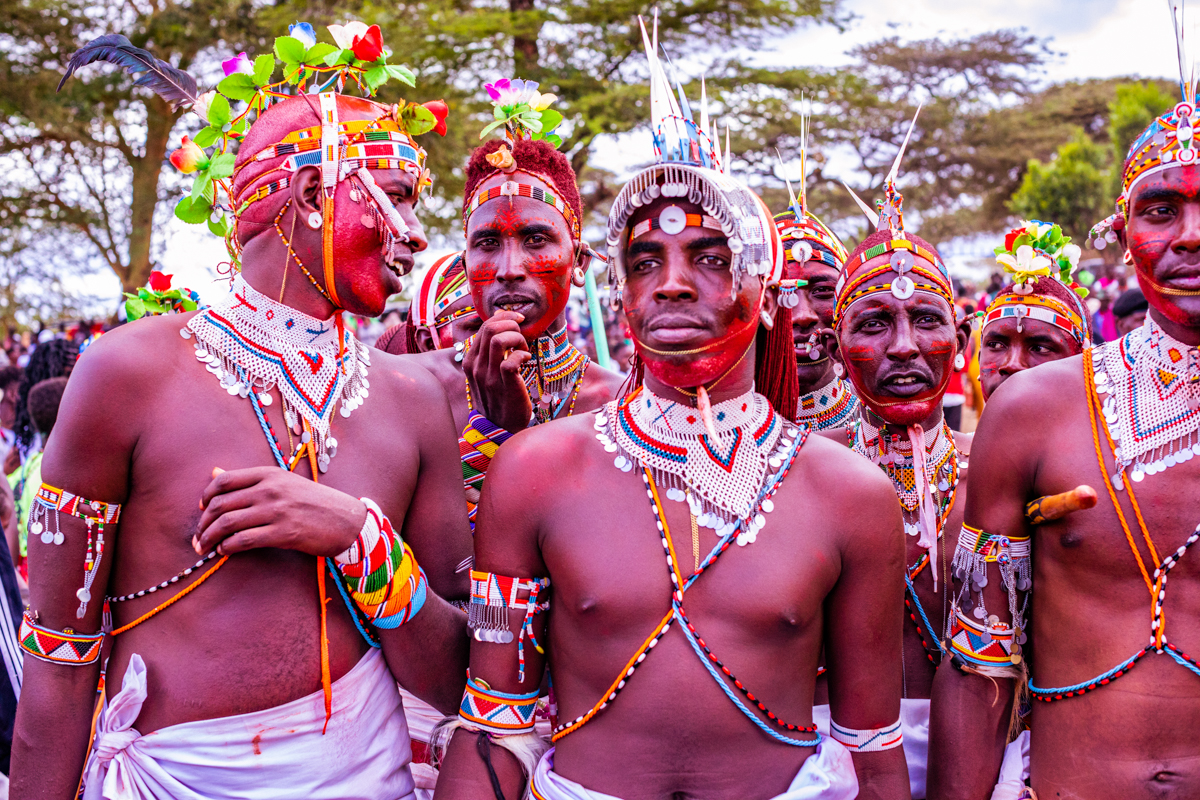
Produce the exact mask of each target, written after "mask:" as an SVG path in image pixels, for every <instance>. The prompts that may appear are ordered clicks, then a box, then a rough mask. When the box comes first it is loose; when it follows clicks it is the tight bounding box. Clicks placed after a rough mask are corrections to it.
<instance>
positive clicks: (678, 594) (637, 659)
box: [551, 426, 821, 747]
mask: <svg viewBox="0 0 1200 800" xmlns="http://www.w3.org/2000/svg"><path fill="white" fill-rule="evenodd" d="M810 430H811V429H810V428H808V427H807V426H804V427H802V428H801V430H800V434H799V435H798V436H797V437H796V439H795V441H794V442H793V443H792V447H791V450H790V451H789V452H788V455H787V457H786V458H785V459H784V462H783V465H782V466H781V467H780V468H779V471H778V472H777V473H776V474H775V476H774V477H773V478H772V479H771V480H770V481H769V482H768V484H767V485H766V486H764V487H763V489H762V491H761V492H760V493H759V496H758V499H757V501H756V502H755V504H754V507H753V513H751V514H750V515H748V516H749V517H753V516H754V514H755V513H758V511H759V510H760V509H761V508H762V505H763V503H764V502H768V501H770V500H771V498H772V496H774V494H775V493H776V492H777V491H778V490H779V486H780V485H781V484H782V483H783V479H784V478H785V477H787V474H788V472H789V471H790V470H791V467H792V464H793V463H794V462H795V460H796V456H797V455H798V454H799V452H800V449H801V448H802V447H803V446H804V443H805V442H806V441H807V440H808V434H809V431H810ZM642 482H643V484H644V485H645V487H646V496H647V498H648V499H649V500H650V505H651V509H652V510H653V512H654V515H655V518H656V521H657V523H658V529H659V535H660V539H661V542H662V546H663V551H664V553H665V554H666V557H667V570H668V573H669V575H670V577H671V610H670V611H668V612H667V613H666V615H665V616H664V617H663V618H662V619H661V620H659V623H658V625H657V626H656V627H655V629H654V631H653V632H652V633H651V634H650V635H649V636H648V637H647V638H646V640H645V641H644V642H643V643H642V645H641V647H639V648H638V650H637V652H636V653H634V654H633V656H632V657H631V658H630V659H629V660H628V661H627V662H626V663H625V666H624V668H623V669H622V670H621V674H620V675H619V676H618V677H617V679H616V680H614V681H613V683H612V684H611V685H610V686H609V688H608V691H606V692H605V693H604V696H603V697H602V698H601V699H600V701H599V702H597V703H596V704H595V705H593V706H592V707H591V708H590V709H589V710H588V711H587V712H585V713H584V714H581V715H580V716H578V717H576V718H575V719H574V720H572V721H571V722H568V723H564V724H562V725H559V726H558V727H557V728H555V729H554V733H553V735H552V736H551V740H552V741H555V742H557V741H558V740H559V739H561V738H563V737H564V736H566V735H568V734H570V733H574V732H575V731H577V730H579V729H580V728H582V727H583V726H584V725H585V724H587V723H588V722H589V721H591V720H592V719H593V718H595V716H596V714H598V713H599V712H601V711H603V710H604V709H605V708H607V707H608V705H609V704H610V703H611V702H612V701H613V700H615V699H616V697H617V695H618V694H619V693H620V692H621V690H622V689H624V688H625V684H626V683H627V682H628V681H629V679H630V678H631V677H632V676H633V673H634V672H635V671H636V670H637V668H638V667H639V666H640V665H641V664H642V662H643V661H645V660H646V656H647V655H648V654H649V652H650V650H652V649H654V647H655V646H656V645H657V644H658V643H659V641H660V640H661V639H662V638H663V636H665V635H666V633H667V631H668V630H670V628H671V625H672V624H673V623H674V622H675V621H676V620H678V621H679V622H680V624H681V626H682V630H683V633H684V637H685V638H686V639H687V641H688V644H689V645H691V647H692V649H693V651H695V653H696V655H697V656H698V657H699V658H700V660H701V663H703V664H704V667H705V669H706V670H707V671H708V673H709V674H710V675H711V676H712V677H713V679H714V680H715V681H716V682H717V685H718V686H720V687H721V690H722V691H723V692H724V693H725V696H726V697H728V698H729V699H730V700H731V701H732V702H733V704H734V705H736V706H737V707H738V709H739V710H740V711H741V712H742V713H743V714H744V715H745V716H746V717H747V718H748V719H750V720H751V722H753V723H754V724H755V725H756V726H757V727H758V728H759V729H760V730H762V731H763V732H764V733H766V734H767V735H768V736H770V737H771V738H773V739H775V740H776V741H779V742H782V743H783V744H789V745H792V746H796V747H814V746H816V745H817V744H820V742H821V737H820V735H819V734H817V735H816V736H815V737H814V738H812V739H796V738H792V737H790V736H786V735H784V734H783V733H781V732H780V731H779V730H777V729H776V728H779V729H782V730H784V731H787V732H797V733H808V734H816V730H817V729H816V726H815V725H809V726H804V727H801V726H798V725H792V724H790V723H787V722H784V721H783V720H781V719H779V717H777V716H776V715H775V714H774V713H773V712H772V711H770V709H768V708H767V706H766V705H765V704H764V703H763V702H762V701H761V700H759V699H758V698H757V697H756V696H755V695H754V693H753V692H751V691H750V690H749V689H747V688H746V687H745V685H744V684H743V683H742V682H741V681H740V680H738V678H737V677H735V676H734V674H733V673H732V672H731V671H730V669H729V668H728V667H726V666H725V664H723V663H722V662H721V660H720V659H718V658H717V657H716V655H714V654H713V652H712V650H711V649H709V647H708V645H707V644H706V643H705V642H704V640H703V639H702V638H701V637H700V635H699V633H698V632H697V631H696V628H695V626H694V625H692V622H691V620H690V619H689V618H688V616H687V612H686V611H685V610H684V607H683V597H684V594H685V593H686V592H687V590H688V589H689V588H691V587H692V585H693V584H694V583H695V582H696V581H697V580H698V579H699V578H700V576H701V575H702V574H704V572H705V571H706V570H707V569H708V568H709V567H711V566H712V565H713V564H715V563H716V561H717V559H718V558H720V556H721V554H722V553H724V552H725V551H726V550H728V549H729V546H730V545H731V544H733V542H734V541H735V540H736V539H737V535H738V533H739V532H740V531H741V529H742V527H743V526H744V525H745V524H746V520H745V519H742V520H739V521H738V523H737V524H736V525H735V526H734V528H733V530H732V531H730V532H729V533H727V534H725V535H724V536H722V537H721V538H720V539H719V540H718V541H717V544H716V546H715V547H713V549H712V551H710V552H709V554H708V555H707V556H706V557H705V558H704V559H703V560H702V561H701V562H700V566H699V567H698V568H697V569H696V571H695V572H694V573H693V574H692V575H691V576H690V577H688V578H686V579H685V578H683V576H682V575H681V574H680V572H679V559H678V558H677V557H676V555H675V545H674V543H673V542H672V540H671V532H670V529H669V528H668V526H667V522H666V515H665V514H664V513H663V510H662V501H661V499H660V498H659V496H658V488H657V487H656V486H655V485H654V479H653V477H652V476H651V474H650V472H649V470H647V469H645V468H643V469H642ZM722 675H724V676H727V677H728V678H729V679H730V681H732V683H733V686H734V688H736V689H737V690H738V692H740V693H741V694H742V695H743V696H745V698H746V699H747V700H749V701H750V702H751V703H753V704H754V706H755V707H756V708H757V709H758V710H759V711H760V712H762V713H763V714H764V715H766V717H767V719H768V720H770V721H771V722H772V723H774V726H775V727H772V726H771V725H768V724H767V723H766V722H764V721H763V720H762V719H761V718H760V717H759V715H757V714H755V713H754V712H752V711H751V710H750V709H749V708H747V707H746V705H745V704H744V703H742V701H741V699H740V698H739V697H738V696H737V694H735V693H734V691H733V689H731V688H730V687H729V685H728V683H727V682H726V680H725V679H724V678H723V677H722Z"/></svg>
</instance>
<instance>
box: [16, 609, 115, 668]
mask: <svg viewBox="0 0 1200 800" xmlns="http://www.w3.org/2000/svg"><path fill="white" fill-rule="evenodd" d="M17 640H18V642H19V643H20V645H21V649H22V650H24V651H25V652H26V653H29V655H31V656H33V657H34V658H37V659H40V660H42V661H49V662H50V663H51V664H66V665H68V666H72V667H86V666H87V665H88V664H95V663H96V662H97V661H99V660H100V643H101V642H103V641H104V633H103V631H101V632H100V633H75V632H74V631H72V630H71V629H70V628H68V629H67V630H65V631H55V630H51V629H49V628H43V627H42V626H41V625H38V624H37V621H36V620H35V619H34V618H33V617H32V616H31V615H30V612H29V609H25V613H24V614H23V615H22V616H21V630H20V633H19V634H18V636H17Z"/></svg>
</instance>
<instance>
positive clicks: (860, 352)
mask: <svg viewBox="0 0 1200 800" xmlns="http://www.w3.org/2000/svg"><path fill="white" fill-rule="evenodd" d="M893 277H894V276H893V275H891V274H889V273H885V274H883V275H880V276H878V277H876V278H874V279H872V280H871V281H869V282H868V283H867V284H865V286H872V285H876V284H885V283H889V282H890V281H891V279H892V278H893ZM838 339H839V342H840V343H841V346H842V347H843V348H844V352H845V360H846V373H847V376H848V377H849V379H850V380H851V381H852V382H853V383H854V389H855V391H856V392H857V393H858V396H859V397H860V398H861V399H862V401H863V402H864V403H866V405H867V406H868V407H869V408H870V409H871V410H872V411H873V412H875V413H876V414H877V415H879V417H881V418H882V419H884V420H885V421H887V422H889V423H892V424H894V425H905V426H908V425H914V424H917V423H920V422H924V421H925V420H926V419H928V418H929V417H930V416H931V415H932V414H933V413H934V412H935V411H936V410H937V409H938V407H939V406H940V405H941V402H942V395H944V394H945V392H946V386H947V385H948V384H949V382H950V375H951V363H952V362H953V360H954V354H955V352H956V350H957V339H956V338H955V325H954V313H953V311H952V310H951V309H950V308H949V306H948V304H947V303H946V301H945V299H944V298H942V297H939V296H938V295H935V294H932V293H930V292H924V291H917V292H914V293H913V294H912V296H910V297H909V298H907V299H905V300H901V299H899V298H897V297H895V296H894V295H892V294H891V293H889V292H882V293H879V294H875V295H871V296H869V297H868V298H865V299H863V300H861V301H859V302H857V303H854V304H853V305H851V306H849V307H848V308H847V309H846V311H845V313H844V314H843V316H842V319H841V325H840V326H839V328H838Z"/></svg>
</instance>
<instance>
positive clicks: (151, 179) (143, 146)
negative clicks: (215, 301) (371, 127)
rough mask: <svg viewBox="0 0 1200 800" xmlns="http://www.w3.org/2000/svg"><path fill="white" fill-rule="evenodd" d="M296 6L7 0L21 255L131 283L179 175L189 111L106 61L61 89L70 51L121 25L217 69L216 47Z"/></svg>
mask: <svg viewBox="0 0 1200 800" xmlns="http://www.w3.org/2000/svg"><path fill="white" fill-rule="evenodd" d="M290 15H291V9H290V7H289V6H288V5H286V4H280V5H275V6H263V5H261V4H258V3H253V2H250V0H193V2H191V3H188V4H176V3H159V2H154V1H153V0H132V1H131V2H115V0H104V1H103V2H95V1H94V0H90V1H88V2H83V1H82V0H0V79H2V81H3V86H4V89H3V90H2V91H0V175H3V177H2V178H0V182H2V183H0V185H2V186H3V187H4V191H3V193H2V195H0V205H2V207H0V222H2V223H3V226H4V229H5V230H6V231H7V233H8V235H9V236H11V237H13V238H14V239H24V240H28V241H25V247H24V249H23V250H22V253H23V254H24V255H25V257H26V258H28V257H30V256H31V254H34V253H37V254H39V257H41V258H44V259H49V260H50V262H51V263H53V264H56V266H57V267H58V268H59V269H60V270H67V271H75V272H87V271H93V270H96V269H108V270H110V271H111V272H112V273H113V274H114V275H116V277H117V278H118V279H119V280H120V282H121V286H122V288H123V289H124V290H126V291H130V290H132V289H134V288H136V287H137V286H140V285H142V284H144V283H145V282H146V280H147V278H148V277H149V274H150V271H151V269H152V265H153V261H154V256H155V252H156V249H157V248H159V247H161V241H159V240H158V239H157V236H156V234H157V233H158V232H159V230H160V228H161V225H162V223H163V221H164V220H165V219H166V214H164V213H163V211H164V209H162V208H160V204H161V202H162V201H163V200H164V199H165V195H166V194H167V193H168V192H170V191H172V190H175V189H177V188H178V187H179V186H181V183H180V182H178V181H177V180H175V179H173V178H167V179H166V180H164V169H163V167H164V164H165V163H166V156H167V153H168V150H169V148H170V146H171V139H172V131H173V130H174V128H175V126H176V123H178V122H179V119H180V117H181V115H182V111H173V110H172V109H171V108H170V107H169V106H168V105H167V104H166V103H165V102H163V101H162V100H161V99H160V98H159V97H157V96H156V95H155V94H154V93H153V92H150V91H148V90H144V89H139V88H135V87H133V85H132V81H131V80H130V78H129V77H128V76H127V75H125V74H124V73H122V72H120V71H116V70H113V69H111V68H93V69H88V70H84V71H83V72H81V73H80V74H78V75H77V76H76V77H75V78H73V79H72V80H70V81H68V82H67V83H66V85H64V86H63V87H62V90H61V91H56V88H57V85H58V82H59V79H60V78H61V76H62V72H63V69H64V68H65V66H66V62H67V60H68V59H69V57H70V55H71V53H73V52H74V51H75V50H76V49H77V48H78V47H79V46H80V45H81V44H83V43H84V42H86V41H88V40H89V39H91V38H94V37H95V36H98V35H100V34H102V33H107V32H111V31H119V32H121V33H124V34H126V35H127V36H128V37H129V38H130V39H131V40H132V41H133V43H134V44H135V45H137V46H141V47H149V48H152V49H153V50H154V51H155V53H156V55H158V56H159V57H160V58H162V59H164V60H166V61H169V62H170V63H172V64H174V65H175V66H178V67H180V68H183V69H194V70H195V69H199V70H201V71H202V72H208V73H209V74H210V75H211V74H212V71H213V69H212V68H213V66H215V62H216V61H217V59H218V58H219V57H220V56H221V55H223V54H226V55H227V54H228V53H229V52H230V51H232V50H234V49H241V48H243V47H247V46H254V45H258V46H262V45H263V44H269V42H270V41H271V38H270V37H271V35H272V34H273V33H274V32H275V29H276V23H277V22H279V21H280V20H283V19H287V17H288V16H290ZM30 232H36V234H37V235H36V236H35V237H30V236H29V235H28V234H29V233H30ZM8 257H10V256H9V255H8V254H4V253H0V258H8Z"/></svg>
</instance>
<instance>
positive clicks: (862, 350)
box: [826, 119, 971, 798]
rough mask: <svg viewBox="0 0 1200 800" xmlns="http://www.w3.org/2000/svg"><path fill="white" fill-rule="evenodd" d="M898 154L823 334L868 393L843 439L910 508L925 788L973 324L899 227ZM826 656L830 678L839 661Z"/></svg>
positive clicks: (913, 683)
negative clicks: (952, 406) (962, 390)
mask: <svg viewBox="0 0 1200 800" xmlns="http://www.w3.org/2000/svg"><path fill="white" fill-rule="evenodd" d="M915 122H916V121H915V119H914V125H915ZM910 133H911V130H910ZM903 154H904V151H903V149H901V152H900V154H899V155H897V157H896V162H895V165H894V166H893V167H892V171H891V173H890V174H889V176H888V179H887V182H886V183H885V192H886V195H885V201H884V203H883V205H882V208H881V211H880V213H879V218H878V222H877V230H876V231H875V232H874V233H872V234H871V235H870V236H868V237H867V238H866V239H865V240H863V242H862V243H861V244H859V246H858V247H857V248H856V249H855V250H854V252H852V253H851V254H850V256H849V258H848V259H847V260H846V267H845V269H844V270H843V272H842V275H841V277H840V278H839V279H838V284H837V305H836V307H835V309H834V325H835V328H836V337H835V336H833V335H827V337H826V343H827V346H828V347H830V348H831V349H832V350H833V351H834V352H835V355H836V357H837V358H838V364H837V366H836V369H837V370H838V372H839V373H840V372H843V371H844V372H845V373H847V375H848V377H849V379H850V381H851V382H852V383H853V385H854V390H855V392H856V393H857V394H858V397H859V400H860V402H861V404H862V405H861V407H860V413H859V418H858V419H857V420H855V423H854V425H853V426H851V428H850V429H849V430H848V431H846V432H845V433H844V434H842V435H841V437H840V438H841V440H842V441H847V439H848V440H849V443H850V446H851V448H852V449H853V450H854V451H855V452H856V453H858V454H860V455H862V456H863V457H864V458H866V459H869V460H870V461H871V462H872V463H874V464H876V465H877V466H878V467H879V468H880V469H881V470H882V471H883V472H885V473H886V474H887V476H888V477H889V478H890V479H891V483H892V487H893V489H894V497H895V498H896V499H898V500H899V505H900V510H901V512H902V514H903V517H904V528H903V530H904V533H905V534H907V535H902V536H901V538H902V540H903V546H904V548H905V562H906V564H907V565H908V566H907V571H906V575H905V576H904V582H905V584H906V587H907V588H906V593H905V605H906V607H907V608H906V612H905V614H904V616H905V617H907V620H905V621H904V648H903V664H904V669H903V676H902V677H903V700H902V701H901V721H902V723H903V730H904V749H905V755H906V757H907V760H908V774H909V778H910V781H911V786H910V789H911V792H912V796H913V797H914V798H923V797H925V776H926V769H927V763H928V759H927V755H928V735H929V696H930V691H931V688H932V685H933V676H934V671H935V669H936V667H937V664H938V662H939V661H940V660H941V658H942V651H941V638H942V630H943V624H944V617H945V613H946V608H947V604H948V599H949V591H950V585H949V584H950V580H949V573H948V560H947V559H948V557H949V554H950V553H952V552H953V548H954V544H955V536H954V534H956V533H957V531H958V528H959V527H960V526H961V524H962V523H961V520H962V497H963V495H964V493H965V492H966V477H967V475H966V472H967V457H968V454H969V452H970V440H971V437H970V435H969V434H962V433H955V432H953V431H951V429H950V427H949V425H947V424H946V422H945V420H944V419H943V416H942V397H943V395H944V394H945V392H946V387H947V385H948V383H949V381H950V376H951V372H952V369H961V368H962V366H963V360H964V356H963V353H964V352H965V351H966V347H967V338H968V335H969V332H970V328H969V325H967V324H966V323H965V322H960V321H959V320H958V319H957V316H956V307H955V305H954V290H953V286H952V284H951V281H950V274H949V272H948V270H947V269H946V266H945V264H944V263H943V262H942V259H941V257H940V256H939V255H938V253H937V251H936V250H934V248H933V247H932V246H931V245H929V244H928V243H927V242H925V241H924V240H922V239H920V238H919V237H917V236H914V235H913V234H911V233H908V232H906V231H905V230H904V217H903V207H902V204H903V198H902V197H901V195H900V192H899V190H898V189H897V187H896V177H897V173H898V170H899V165H900V160H901V158H902V156H903ZM873 222H874V220H873ZM947 531H950V532H951V535H950V536H949V537H945V536H944V534H945V532H947ZM827 666H828V670H829V673H828V674H829V677H830V678H831V679H835V678H836V671H837V669H838V668H839V667H838V666H837V665H836V664H834V663H828V665H827Z"/></svg>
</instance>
